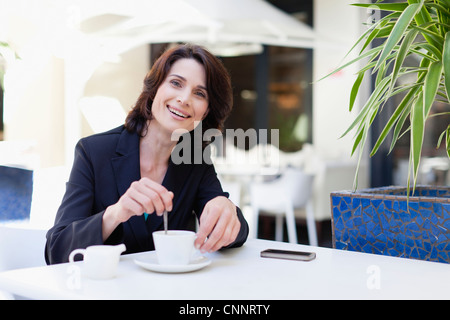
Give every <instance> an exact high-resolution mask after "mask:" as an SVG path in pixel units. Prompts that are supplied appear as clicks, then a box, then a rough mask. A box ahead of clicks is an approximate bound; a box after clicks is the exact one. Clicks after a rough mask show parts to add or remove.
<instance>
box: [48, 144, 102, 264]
mask: <svg viewBox="0 0 450 320" xmlns="http://www.w3.org/2000/svg"><path fill="white" fill-rule="evenodd" d="M93 180H94V175H93V168H92V164H91V161H90V160H89V156H88V150H87V147H86V146H85V145H84V144H83V140H80V142H78V144H77V146H76V148H75V158H74V164H73V167H72V171H71V174H70V178H69V181H68V182H67V184H66V192H65V194H64V197H63V200H62V203H61V206H60V207H59V209H58V212H57V214H56V218H55V224H54V226H53V227H52V228H51V229H50V230H49V231H48V232H47V243H46V249H45V260H46V262H47V264H54V263H62V262H67V261H68V257H69V254H70V252H72V250H74V249H77V248H86V247H87V246H90V245H98V244H103V239H102V218H103V213H104V210H103V211H100V212H97V213H92V210H93V202H94V191H93V188H94V183H93Z"/></svg>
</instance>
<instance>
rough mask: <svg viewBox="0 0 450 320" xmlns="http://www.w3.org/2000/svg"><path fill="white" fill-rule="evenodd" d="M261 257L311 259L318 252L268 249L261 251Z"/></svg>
mask: <svg viewBox="0 0 450 320" xmlns="http://www.w3.org/2000/svg"><path fill="white" fill-rule="evenodd" d="M261 257H263V258H276V259H287V260H300V261H311V260H314V259H315V258H316V253H315V252H304V251H290V250H278V249H267V250H264V251H261Z"/></svg>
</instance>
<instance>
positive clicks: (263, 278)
mask: <svg viewBox="0 0 450 320" xmlns="http://www.w3.org/2000/svg"><path fill="white" fill-rule="evenodd" d="M267 248H280V249H290V250H303V251H314V252H316V254H317V258H316V259H315V260H314V261H311V262H301V261H288V260H279V259H269V258H261V257H260V251H261V250H264V249H267ZM140 254H145V253H138V254H132V255H124V256H122V257H121V260H120V263H119V269H118V275H117V277H116V278H114V279H111V280H90V279H87V278H85V277H83V276H81V277H80V276H79V274H78V275H77V274H76V272H74V270H75V269H74V268H73V267H74V266H73V265H70V264H67V263H65V264H59V265H53V266H45V267H36V268H28V269H17V270H12V271H7V272H2V273H0V290H5V291H9V292H12V293H15V294H18V295H21V296H25V297H28V298H32V299H201V300H204V299H205V300H211V299H227V300H228V299H233V300H235V299H238V300H240V299H252V300H255V299H256V300H259V299H273V300H276V299H449V298H450V290H449V288H450V265H448V264H443V263H435V262H425V261H417V260H410V259H403V258H394V257H387V256H379V255H372V254H365V253H357V252H348V251H341V250H334V249H329V248H320V247H310V246H304V245H295V244H289V243H282V242H273V241H266V240H249V241H247V243H246V244H245V245H244V246H243V247H241V248H237V249H230V250H227V251H223V252H216V253H212V254H209V255H208V257H209V258H210V259H212V263H211V264H210V265H209V266H207V267H206V268H204V269H202V270H199V271H196V272H192V273H183V274H162V273H154V272H152V271H148V270H145V269H143V268H141V267H139V266H138V265H136V264H135V263H134V261H133V259H134V258H135V257H136V256H137V255H140ZM81 263H82V262H77V263H75V266H76V267H77V266H81Z"/></svg>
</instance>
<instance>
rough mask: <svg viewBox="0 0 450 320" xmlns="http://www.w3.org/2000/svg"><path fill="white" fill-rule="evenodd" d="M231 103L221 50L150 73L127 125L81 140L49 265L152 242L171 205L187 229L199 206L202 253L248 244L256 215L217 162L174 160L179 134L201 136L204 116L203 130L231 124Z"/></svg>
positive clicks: (196, 51)
mask: <svg viewBox="0 0 450 320" xmlns="http://www.w3.org/2000/svg"><path fill="white" fill-rule="evenodd" d="M231 107H232V90H231V84H230V79H229V76H228V73H227V72H226V70H225V68H224V67H223V65H222V64H221V62H220V61H219V60H218V59H217V58H216V57H214V56H213V55H212V54H211V53H209V52H208V51H206V50H205V49H204V48H202V47H199V46H195V45H181V46H177V47H175V48H172V49H169V50H168V51H166V52H165V53H164V54H163V55H162V56H161V57H160V58H159V59H158V60H157V61H156V62H155V64H154V66H153V67H152V69H151V70H150V71H149V73H148V74H147V76H146V78H145V80H144V87H143V91H142V93H141V95H140V96H139V98H138V100H137V102H136V105H135V106H134V108H133V109H132V110H131V111H130V113H129V114H128V116H127V119H126V121H125V125H124V126H120V127H118V128H116V129H113V130H111V131H108V132H106V133H102V134H97V135H93V136H90V137H87V138H84V139H81V140H80V141H79V143H78V144H77V146H76V148H75V159H74V164H73V168H72V172H71V175H70V178H69V181H68V183H67V188H66V193H65V195H64V198H63V201H62V203H61V206H60V208H59V210H58V213H57V215H56V219H55V225H54V226H53V227H52V228H51V229H50V230H49V231H48V233H47V245H46V252H45V258H46V261H47V263H48V264H51V263H61V262H66V261H68V256H69V254H70V252H71V251H72V250H74V249H76V248H85V247H87V246H90V245H98V244H118V243H125V245H126V247H127V253H132V252H140V251H147V250H152V249H153V248H154V246H153V240H152V232H153V231H155V230H160V229H161V228H162V225H163V221H162V217H161V216H162V214H163V212H164V210H167V211H168V212H169V229H186V228H187V227H188V225H189V221H190V218H191V216H192V212H195V214H196V215H197V217H198V218H199V230H198V233H197V239H196V242H195V246H196V247H197V248H198V249H200V250H201V251H202V252H212V251H216V250H219V249H221V248H223V247H236V246H240V245H242V244H243V243H244V242H245V240H246V239H247V235H248V225H247V222H246V221H245V219H244V217H243V215H242V212H241V210H240V209H239V208H237V207H236V206H235V205H234V204H233V203H232V202H231V201H230V200H229V199H228V198H227V196H228V194H227V193H225V192H223V191H222V188H221V186H220V183H219V181H218V179H217V175H216V173H215V170H214V167H213V166H212V165H210V164H208V163H206V162H202V163H200V164H198V163H193V162H188V163H186V162H184V163H181V164H175V163H174V162H173V161H172V159H171V153H172V151H173V150H174V148H175V146H176V144H177V142H178V141H177V139H174V138H173V137H174V133H176V132H189V133H188V135H189V134H190V136H195V135H194V134H192V132H193V130H194V129H195V128H196V127H197V126H198V125H199V123H200V122H201V124H202V126H201V128H202V130H203V131H206V130H208V129H211V128H217V129H222V127H223V123H224V121H225V119H226V117H227V116H228V115H229V113H230V111H231ZM200 145H201V144H200ZM194 151H195V150H194ZM202 159H203V157H202ZM152 213H153V214H152Z"/></svg>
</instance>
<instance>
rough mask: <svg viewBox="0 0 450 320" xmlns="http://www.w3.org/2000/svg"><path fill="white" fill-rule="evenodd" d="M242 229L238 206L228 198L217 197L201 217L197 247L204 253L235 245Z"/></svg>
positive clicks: (196, 241) (206, 207) (208, 203)
mask: <svg viewBox="0 0 450 320" xmlns="http://www.w3.org/2000/svg"><path fill="white" fill-rule="evenodd" d="M240 229H241V222H240V221H239V219H238V217H237V212H236V206H235V205H234V204H233V202H231V201H230V200H229V199H228V198H226V197H223V196H219V197H216V198H214V199H211V200H209V201H208V202H207V203H206V205H205V208H204V209H203V212H202V215H201V216H200V228H199V230H198V232H197V239H196V240H195V247H196V248H197V249H199V250H200V251H201V252H203V253H204V252H213V251H217V250H219V249H220V248H222V247H224V246H227V245H229V244H231V243H233V241H234V240H236V237H237V235H238V233H239V230H240ZM205 240H206V241H205Z"/></svg>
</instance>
